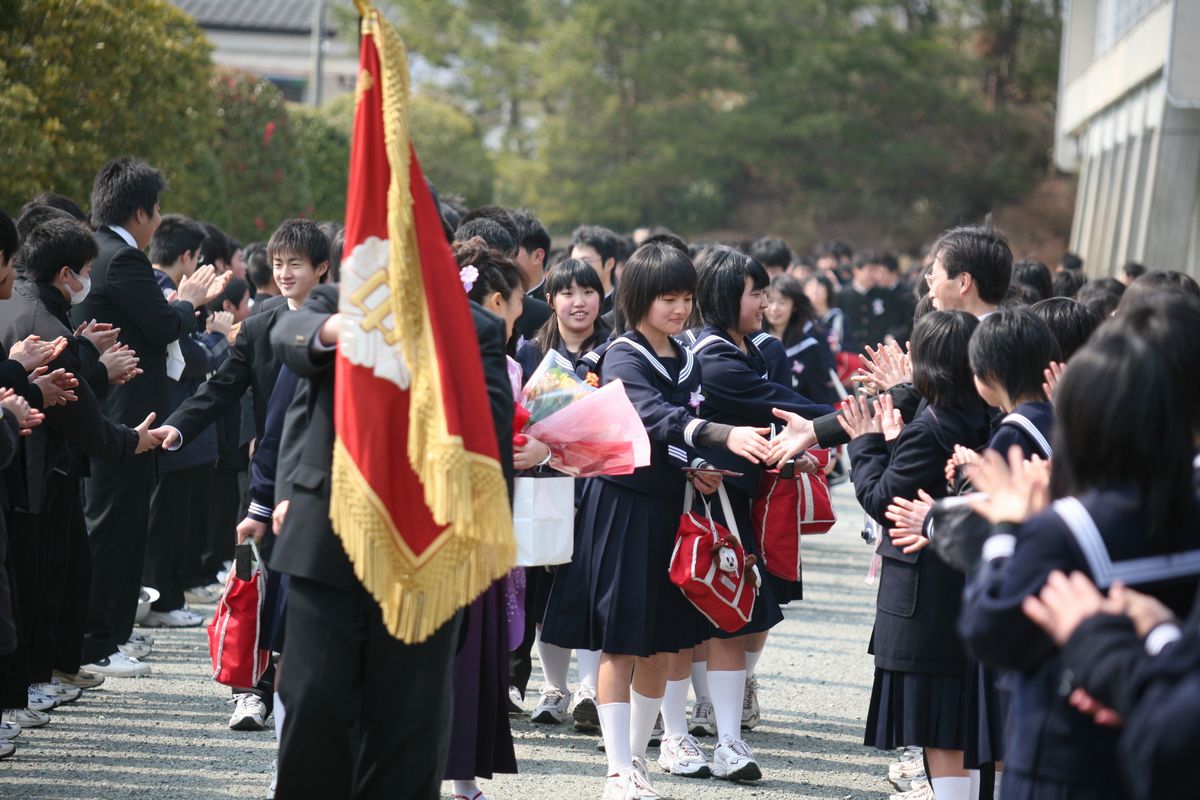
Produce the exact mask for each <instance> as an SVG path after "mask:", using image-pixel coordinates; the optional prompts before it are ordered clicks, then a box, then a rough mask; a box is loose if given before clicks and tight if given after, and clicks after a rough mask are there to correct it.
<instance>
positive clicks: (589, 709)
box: [571, 686, 600, 733]
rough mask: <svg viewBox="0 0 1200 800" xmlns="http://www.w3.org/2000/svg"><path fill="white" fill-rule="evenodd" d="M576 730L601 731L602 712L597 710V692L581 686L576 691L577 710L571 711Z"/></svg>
mask: <svg viewBox="0 0 1200 800" xmlns="http://www.w3.org/2000/svg"><path fill="white" fill-rule="evenodd" d="M571 717H572V718H573V719H574V720H575V730H577V731H581V732H585V733H587V732H591V731H598V730H600V711H599V710H598V709H597V708H596V690H595V689H593V688H592V687H590V686H580V687H579V688H578V689H576V690H575V708H574V709H573V710H572V711H571Z"/></svg>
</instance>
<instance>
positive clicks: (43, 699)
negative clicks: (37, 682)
mask: <svg viewBox="0 0 1200 800" xmlns="http://www.w3.org/2000/svg"><path fill="white" fill-rule="evenodd" d="M25 695H26V696H27V697H28V698H29V702H28V704H26V706H25V707H26V708H30V709H33V710H34V711H50V710H52V709H55V708H58V707H59V706H60V705H62V702H61V701H60V700H59V699H58V698H57V697H52V696H50V695H48V694H43V693H42V692H40V691H38V690H37V689H36V688H35V687H33V686H27V687H25Z"/></svg>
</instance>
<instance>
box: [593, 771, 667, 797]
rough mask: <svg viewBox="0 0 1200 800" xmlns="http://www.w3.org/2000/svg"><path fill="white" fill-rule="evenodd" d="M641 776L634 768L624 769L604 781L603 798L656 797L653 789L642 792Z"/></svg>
mask: <svg viewBox="0 0 1200 800" xmlns="http://www.w3.org/2000/svg"><path fill="white" fill-rule="evenodd" d="M642 783H643V781H642V776H641V775H640V774H639V773H638V771H637V770H636V769H624V770H621V771H620V772H619V773H617V774H616V775H610V776H609V777H608V778H607V780H605V781H604V795H603V800H649V798H656V797H658V795H657V794H654V793H653V792H654V790H653V789H650V792H651V794H643V789H642V785H641V784H642Z"/></svg>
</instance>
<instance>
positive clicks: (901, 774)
mask: <svg viewBox="0 0 1200 800" xmlns="http://www.w3.org/2000/svg"><path fill="white" fill-rule="evenodd" d="M924 777H925V764H924V763H923V762H921V761H911V760H910V761H897V762H896V763H894V764H892V765H890V766H889V767H888V780H889V781H891V782H892V785H893V786H895V787H896V788H897V789H898V790H900V791H902V792H907V791H908V790H910V789H912V788H913V780H914V779H916V778H924Z"/></svg>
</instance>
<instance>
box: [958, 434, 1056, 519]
mask: <svg viewBox="0 0 1200 800" xmlns="http://www.w3.org/2000/svg"><path fill="white" fill-rule="evenodd" d="M1022 455H1023V454H1022V452H1021V448H1020V447H1017V446H1016V445H1013V446H1012V447H1010V448H1009V450H1008V461H1007V462H1005V460H1004V459H1003V458H1002V457H1001V456H1000V454H999V453H997V452H995V451H994V450H988V451H986V452H985V453H984V454H983V456H982V457H981V458H980V459H979V461H977V462H976V463H974V464H969V465H968V466H967V479H968V480H970V481H971V483H972V485H974V487H975V488H976V489H978V490H979V492H980V493H981V494H980V496H979V497H977V498H976V499H974V500H972V501H971V510H972V511H974V512H975V513H976V514H979V515H980V516H981V517H983V518H984V519H986V520H987V521H988V522H991V523H992V524H993V525H995V524H997V523H1000V522H1011V523H1015V524H1020V523H1022V522H1024V521H1025V520H1027V519H1028V518H1029V517H1031V516H1033V515H1034V514H1036V513H1038V512H1039V511H1041V510H1042V509H1044V508H1045V507H1046V506H1047V505H1049V502H1050V462H1048V461H1043V460H1042V459H1040V458H1038V457H1037V456H1034V457H1033V459H1032V460H1030V461H1024V460H1022Z"/></svg>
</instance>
